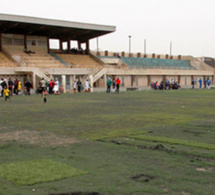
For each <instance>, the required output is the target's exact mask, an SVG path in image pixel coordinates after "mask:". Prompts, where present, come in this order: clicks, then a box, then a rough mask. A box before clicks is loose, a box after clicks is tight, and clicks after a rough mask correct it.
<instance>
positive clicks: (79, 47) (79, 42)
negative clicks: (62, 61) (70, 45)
mask: <svg viewBox="0 0 215 195" xmlns="http://www.w3.org/2000/svg"><path fill="white" fill-rule="evenodd" d="M80 49H81V41H78V50H80Z"/></svg>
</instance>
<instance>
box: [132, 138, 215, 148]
mask: <svg viewBox="0 0 215 195" xmlns="http://www.w3.org/2000/svg"><path fill="white" fill-rule="evenodd" d="M130 138H135V139H140V140H145V141H152V142H161V143H167V144H173V145H183V146H188V147H196V148H203V149H208V150H215V144H207V143H201V142H194V141H188V140H181V139H173V138H167V137H156V136H147V135H138V136H130Z"/></svg>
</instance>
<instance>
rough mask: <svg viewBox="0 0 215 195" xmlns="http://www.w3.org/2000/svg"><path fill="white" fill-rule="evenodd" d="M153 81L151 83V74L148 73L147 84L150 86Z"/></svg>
mask: <svg viewBox="0 0 215 195" xmlns="http://www.w3.org/2000/svg"><path fill="white" fill-rule="evenodd" d="M150 85H151V83H150V75H147V86H150Z"/></svg>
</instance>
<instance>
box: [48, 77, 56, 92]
mask: <svg viewBox="0 0 215 195" xmlns="http://www.w3.org/2000/svg"><path fill="white" fill-rule="evenodd" d="M54 85H55V82H54V81H53V80H52V79H51V80H50V82H49V94H52V93H53V87H54Z"/></svg>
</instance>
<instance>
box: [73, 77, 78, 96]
mask: <svg viewBox="0 0 215 195" xmlns="http://www.w3.org/2000/svg"><path fill="white" fill-rule="evenodd" d="M73 91H74V93H76V92H77V81H76V80H74V82H73Z"/></svg>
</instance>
